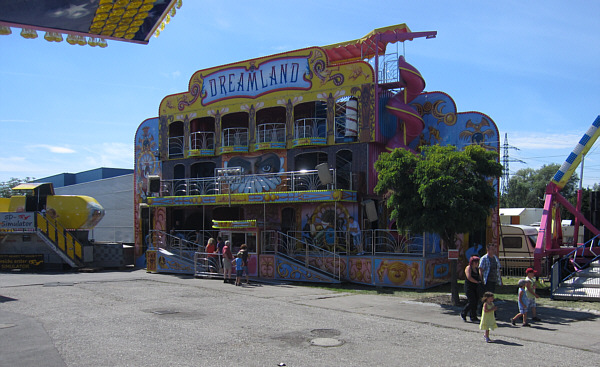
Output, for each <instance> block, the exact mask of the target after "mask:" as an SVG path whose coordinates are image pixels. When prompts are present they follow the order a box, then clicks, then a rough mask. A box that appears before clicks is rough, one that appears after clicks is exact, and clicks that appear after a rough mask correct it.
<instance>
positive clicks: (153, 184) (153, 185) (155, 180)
mask: <svg viewBox="0 0 600 367" xmlns="http://www.w3.org/2000/svg"><path fill="white" fill-rule="evenodd" d="M148 192H160V177H159V176H148Z"/></svg>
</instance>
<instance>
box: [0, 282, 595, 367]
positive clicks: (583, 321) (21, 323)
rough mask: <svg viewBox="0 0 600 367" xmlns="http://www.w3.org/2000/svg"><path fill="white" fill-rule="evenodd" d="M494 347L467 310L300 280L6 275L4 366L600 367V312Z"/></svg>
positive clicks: (564, 313) (574, 315)
mask: <svg viewBox="0 0 600 367" xmlns="http://www.w3.org/2000/svg"><path fill="white" fill-rule="evenodd" d="M498 306H499V308H500V309H499V311H498V324H499V328H498V329H497V330H494V331H493V332H492V333H491V337H492V339H493V340H494V343H490V344H486V343H485V342H484V341H483V337H482V332H481V331H479V330H478V325H476V324H472V323H465V322H463V321H462V319H461V318H460V316H459V312H460V310H459V309H458V308H455V307H450V306H440V305H437V304H428V303H421V302H413V301H409V300H404V299H401V298H398V297H392V296H386V295H363V294H355V293H351V292H348V293H339V292H333V291H329V290H327V289H322V288H314V287H301V286H297V285H294V284H266V283H259V284H251V285H250V286H243V287H235V286H233V285H230V284H224V283H223V282H222V281H218V280H208V279H195V278H193V277H185V276H175V275H165V274H148V273H146V272H145V271H143V270H136V271H132V272H100V273H89V274H88V273H73V274H19V273H1V274H0V356H1V359H0V360H1V362H0V365H3V366H4V365H6V366H233V365H240V366H277V365H279V364H280V363H284V364H285V365H286V366H365V365H368V366H382V365H421V366H429V365H431V366H437V365H445V366H448V365H449V366H458V365H460V366H475V365H478V366H481V365H485V364H490V365H491V364H494V365H496V366H497V365H501V366H503V365H506V366H508V365H511V366H514V365H528V366H537V365H560V364H564V363H565V362H567V361H568V363H569V365H570V366H589V365H596V364H597V363H598V358H600V329H599V326H600V316H599V315H597V314H594V313H591V312H586V311H574V310H561V309H555V308H549V307H540V308H539V310H538V314H539V315H540V317H542V318H543V321H542V322H539V323H534V324H533V327H531V328H522V327H518V326H517V327H514V326H512V325H510V324H509V323H508V322H506V320H508V318H509V317H511V316H513V315H514V314H515V313H516V311H517V310H516V306H515V305H514V304H512V303H505V304H499V305H498Z"/></svg>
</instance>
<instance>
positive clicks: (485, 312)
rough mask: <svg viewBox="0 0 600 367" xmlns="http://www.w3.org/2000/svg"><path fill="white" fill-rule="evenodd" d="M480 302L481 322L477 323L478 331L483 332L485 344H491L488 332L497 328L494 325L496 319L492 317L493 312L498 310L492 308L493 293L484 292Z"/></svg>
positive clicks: (494, 307)
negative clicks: (481, 304) (481, 305)
mask: <svg viewBox="0 0 600 367" xmlns="http://www.w3.org/2000/svg"><path fill="white" fill-rule="evenodd" d="M481 302H483V307H482V311H481V322H480V323H479V329H481V330H485V333H484V338H485V341H486V343H491V342H492V341H491V340H490V330H494V329H496V328H497V327H498V325H497V324H496V317H495V316H494V311H496V310H497V309H498V307H496V306H494V293H492V292H485V294H484V295H483V298H482V299H481Z"/></svg>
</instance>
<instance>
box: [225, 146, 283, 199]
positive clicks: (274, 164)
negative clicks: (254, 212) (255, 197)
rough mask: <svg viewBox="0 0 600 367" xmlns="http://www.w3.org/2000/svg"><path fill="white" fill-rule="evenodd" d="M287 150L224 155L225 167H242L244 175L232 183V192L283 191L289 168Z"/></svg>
mask: <svg viewBox="0 0 600 367" xmlns="http://www.w3.org/2000/svg"><path fill="white" fill-rule="evenodd" d="M286 159H287V155H286V153H285V151H270V152H266V153H265V152H260V153H254V154H245V155H237V154H235V155H230V154H226V155H223V168H231V167H241V168H242V175H241V176H240V177H239V178H237V179H236V178H234V179H233V183H231V192H232V193H244V194H245V193H257V192H268V191H274V192H276V191H282V190H283V188H282V186H283V185H285V181H284V180H283V179H282V178H283V176H284V172H285V171H286V170H287V162H286Z"/></svg>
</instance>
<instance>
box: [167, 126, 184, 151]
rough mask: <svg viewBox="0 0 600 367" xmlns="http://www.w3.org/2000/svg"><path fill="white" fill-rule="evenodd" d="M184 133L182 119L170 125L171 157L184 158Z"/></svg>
mask: <svg viewBox="0 0 600 367" xmlns="http://www.w3.org/2000/svg"><path fill="white" fill-rule="evenodd" d="M183 135H184V133H183V122H182V121H175V122H172V123H171V124H170V125H169V158H183V146H184V144H183Z"/></svg>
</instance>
